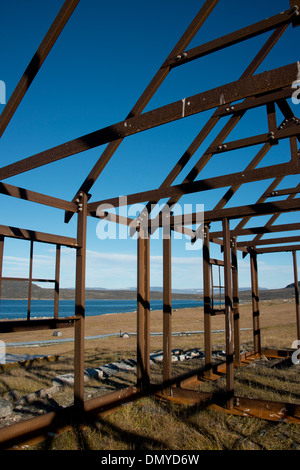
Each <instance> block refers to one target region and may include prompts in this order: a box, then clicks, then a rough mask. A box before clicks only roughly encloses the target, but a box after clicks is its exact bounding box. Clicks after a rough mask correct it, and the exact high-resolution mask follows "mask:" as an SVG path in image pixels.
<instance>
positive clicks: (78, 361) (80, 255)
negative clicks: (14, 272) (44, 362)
mask: <svg viewBox="0 0 300 470" xmlns="http://www.w3.org/2000/svg"><path fill="white" fill-rule="evenodd" d="M81 202H82V211H80V212H79V213H78V218H77V245H78V246H77V249H76V283H75V315H76V317H77V318H78V320H77V321H76V322H75V328H74V406H75V409H76V410H77V411H78V412H79V413H80V412H82V410H83V407H84V332H85V276H86V237H87V233H86V232H87V195H86V194H84V193H83V194H82V199H81Z"/></svg>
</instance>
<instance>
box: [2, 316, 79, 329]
mask: <svg viewBox="0 0 300 470" xmlns="http://www.w3.org/2000/svg"><path fill="white" fill-rule="evenodd" d="M76 321H77V318H76V317H65V318H56V319H54V318H46V319H44V318H42V319H41V318H38V319H35V318H31V319H30V320H29V321H28V320H1V321H0V333H17V332H21V331H24V332H25V331H37V330H56V329H57V328H71V327H72V328H73V326H74V323H75V322H76Z"/></svg>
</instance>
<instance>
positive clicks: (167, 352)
mask: <svg viewBox="0 0 300 470" xmlns="http://www.w3.org/2000/svg"><path fill="white" fill-rule="evenodd" d="M171 269H172V265H171V233H170V229H169V230H167V229H165V228H164V233H163V381H168V380H169V379H170V378H171V376H172V273H171Z"/></svg>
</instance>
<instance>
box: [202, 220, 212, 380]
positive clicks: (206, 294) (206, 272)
mask: <svg viewBox="0 0 300 470" xmlns="http://www.w3.org/2000/svg"><path fill="white" fill-rule="evenodd" d="M203 301H204V352H205V367H206V372H205V374H206V376H208V377H210V376H211V374H212V330H211V285H210V246H209V225H207V224H206V225H205V226H204V237H203Z"/></svg>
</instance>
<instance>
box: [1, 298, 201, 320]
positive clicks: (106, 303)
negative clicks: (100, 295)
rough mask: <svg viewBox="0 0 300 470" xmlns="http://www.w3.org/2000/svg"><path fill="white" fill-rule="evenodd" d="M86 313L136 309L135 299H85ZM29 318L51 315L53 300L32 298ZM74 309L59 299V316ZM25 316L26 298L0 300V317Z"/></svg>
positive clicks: (181, 303) (189, 303) (182, 303)
mask: <svg viewBox="0 0 300 470" xmlns="http://www.w3.org/2000/svg"><path fill="white" fill-rule="evenodd" d="M202 305H203V302H202V301H196V300H190V299H186V300H173V301H172V307H173V309H176V308H188V307H200V306H202ZM85 306H86V315H88V316H93V315H105V314H108V313H124V312H134V311H136V308H137V304H136V300H105V299H97V300H86V302H85ZM162 307H163V302H162V300H151V304H150V308H151V309H152V310H162ZM30 311H31V314H30V316H31V318H41V317H53V312H54V301H52V300H32V301H31V309H30ZM74 311H75V301H73V300H60V301H59V317H69V316H73V315H74ZM26 317H27V300H5V299H2V300H1V302H0V319H2V320H4V319H21V318H26Z"/></svg>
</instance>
